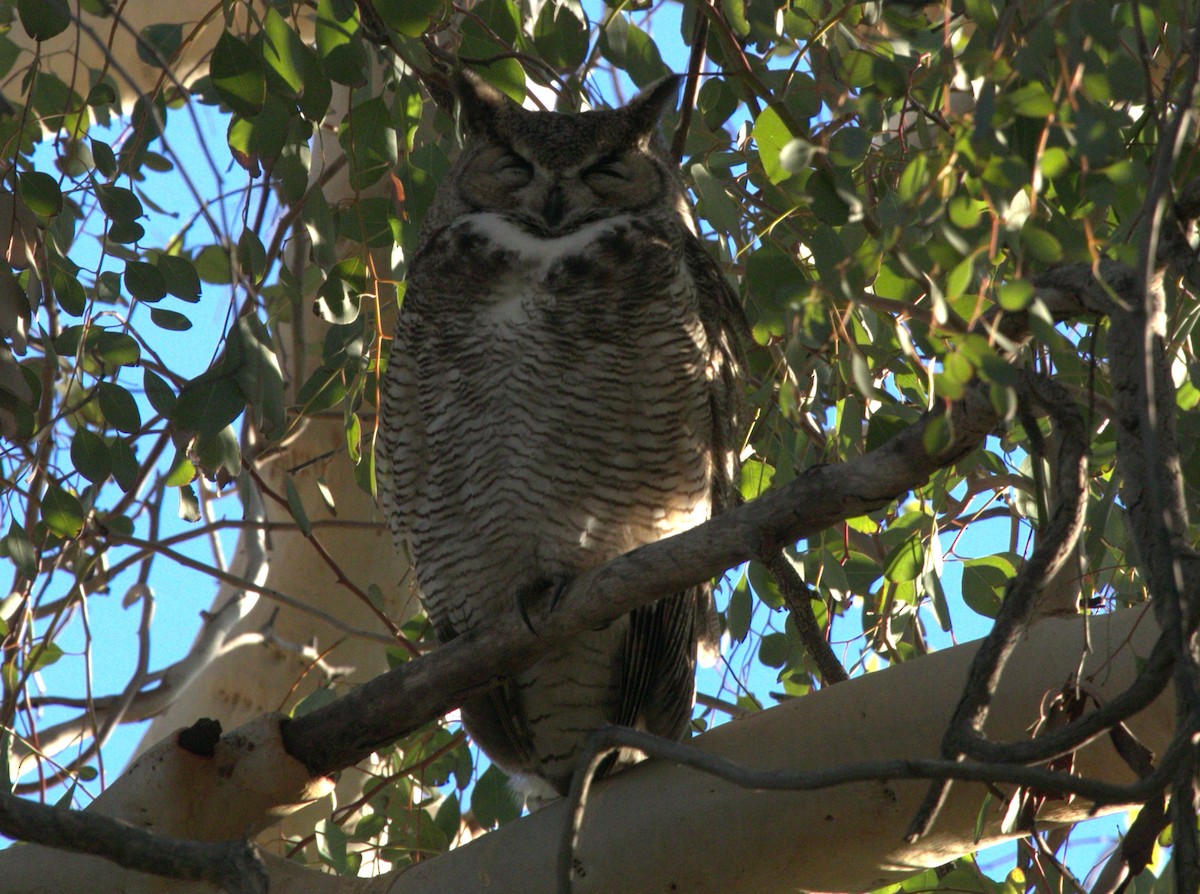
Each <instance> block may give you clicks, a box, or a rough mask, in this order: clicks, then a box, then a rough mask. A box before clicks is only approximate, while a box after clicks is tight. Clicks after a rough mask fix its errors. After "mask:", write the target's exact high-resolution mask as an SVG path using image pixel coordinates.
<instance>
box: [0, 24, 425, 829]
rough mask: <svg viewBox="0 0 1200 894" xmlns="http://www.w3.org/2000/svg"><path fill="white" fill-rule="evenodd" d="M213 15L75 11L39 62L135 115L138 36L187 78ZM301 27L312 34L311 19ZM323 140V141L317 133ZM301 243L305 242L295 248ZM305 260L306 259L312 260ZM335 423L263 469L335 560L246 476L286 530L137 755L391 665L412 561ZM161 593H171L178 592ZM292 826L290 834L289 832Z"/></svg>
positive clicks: (333, 187)
mask: <svg viewBox="0 0 1200 894" xmlns="http://www.w3.org/2000/svg"><path fill="white" fill-rule="evenodd" d="M214 9H215V12H216V14H215V15H212V16H210V17H209V19H208V20H207V22H206V24H205V25H203V26H202V27H200V28H199V29H198V30H196V31H195V33H194V34H193V28H194V27H195V26H196V20H197V18H198V16H200V15H203V14H205V13H208V12H211V11H214V10H213V9H210V8H209V7H207V6H206V7H198V6H194V5H192V4H185V3H168V4H152V3H142V2H136V3H130V4H127V5H126V6H124V7H123V8H122V11H121V17H120V18H121V22H123V24H117V20H116V19H112V18H99V17H95V16H92V15H90V14H88V13H80V28H79V29H78V30H77V29H76V28H75V27H70V28H68V29H67V30H66V31H65V32H63V33H62V34H60V35H59V36H58V37H56V38H54V39H52V40H50V41H47V42H45V43H43V44H42V45H41V47H40V48H39V53H40V57H41V63H40V64H41V66H42V68H43V69H44V70H49V71H52V72H54V73H55V74H57V75H58V76H59V77H60V78H61V79H62V80H63V81H64V82H65V83H68V84H71V83H81V82H84V83H86V76H87V69H88V68H91V69H100V68H102V67H104V66H105V63H106V62H107V61H111V68H110V73H111V75H112V77H113V78H114V80H115V81H116V82H117V85H118V87H119V89H120V90H121V94H122V101H123V105H124V106H125V107H126V108H128V107H129V106H130V105H131V104H132V102H133V100H134V99H136V98H137V96H138V95H139V94H140V93H142V92H145V91H151V90H153V89H155V86H156V85H157V84H158V83H159V80H160V77H161V75H162V72H161V70H159V69H157V68H155V67H153V66H149V65H147V64H146V63H145V62H143V61H141V59H140V58H139V55H138V53H137V51H136V49H135V39H136V35H137V33H138V32H139V31H140V30H141V29H142V28H143V27H145V26H146V25H149V24H167V23H179V24H182V25H183V26H184V33H185V34H187V35H190V36H191V40H190V42H189V43H188V44H187V45H186V47H187V49H186V51H185V52H184V54H183V55H182V56H181V57H180V58H179V59H178V60H175V61H174V63H173V64H172V66H171V68H172V71H173V72H174V73H175V75H176V77H178V78H179V81H180V82H182V83H185V84H186V83H189V82H191V81H192V80H194V79H195V78H196V77H199V76H200V75H203V74H205V73H206V70H207V54H208V53H209V52H210V51H211V49H212V46H213V45H214V43H215V41H216V39H217V37H218V35H219V34H220V33H221V30H222V29H223V28H224V27H225V25H226V23H225V21H224V18H223V16H222V15H221V14H220V10H219V8H214ZM237 21H238V22H240V23H242V24H245V23H246V22H247V17H246V15H245V14H244V13H242V14H240V17H239V18H238V20H237ZM306 24H307V25H309V26H311V21H306ZM234 27H236V25H235V26H234ZM12 36H13V38H14V39H15V40H17V41H18V42H19V43H20V42H24V44H25V45H26V49H27V50H28V51H29V52H30V53H32V52H33V49H34V48H33V45H32V43H31V42H30V41H29V40H28V38H27V37H26V35H25V33H24V31H23V30H22V29H21V28H14V29H13V31H12ZM310 36H311V35H310ZM110 42H111V47H110V46H109V44H110ZM19 64H20V63H19ZM343 92H344V91H343ZM344 99H345V97H344V96H343V95H342V92H339V95H338V96H337V97H335V104H334V108H333V109H332V110H331V112H330V121H332V122H333V123H334V125H336V123H337V121H338V120H339V119H340V115H341V113H342V112H344V111H345V110H344V109H342V110H341V111H339V110H338V109H337V102H338V101H344ZM318 136H319V137H327V136H328V135H327V134H326V133H325V132H319V134H318ZM340 152H341V150H340V147H339V146H338V144H337V141H336V139H333V138H327V139H324V140H323V143H322V145H321V146H320V147H315V148H314V150H313V158H314V177H315V176H318V175H319V173H320V171H319V170H318V169H319V167H320V165H321V164H327V163H331V162H332V160H333V158H335V157H337V156H338V155H340ZM335 154H336V155H335ZM339 188H340V189H341V190H342V191H343V193H344V194H345V195H349V194H350V191H349V186H348V184H347V183H346V181H345V174H344V171H343V172H342V174H341V176H340V177H335V178H333V179H332V180H331V181H330V183H329V184H327V185H326V193H327V195H328V196H329V199H330V201H331V202H333V201H336V200H337V196H336V195H333V193H336V192H337V191H338V190H339ZM300 242H302V240H299V239H297V240H295V241H294V242H293V244H299V243H300ZM378 261H379V269H381V270H386V269H387V266H386V263H387V262H386V259H378ZM297 263H299V264H301V265H303V264H305V263H307V258H306V257H302V258H300V259H298V262H297ZM296 314H297V318H296V321H295V322H294V323H293V324H291V325H287V326H283V327H281V337H282V338H283V339H285V340H287V342H288V343H287V344H285V346H284V349H283V351H282V354H283V357H282V363H283V366H284V374H285V376H286V377H287V378H288V386H289V389H290V391H289V393H291V392H294V390H295V388H297V387H298V385H299V382H301V381H303V378H304V376H305V375H306V374H307V373H308V372H309V371H311V369H313V368H314V366H315V364H316V363H317V362H319V359H320V357H319V348H320V345H321V340H322V337H323V334H324V331H323V330H324V325H323V324H321V323H320V321H318V320H316V319H315V317H312V316H311V313H310V309H309V306H307V305H306V306H304V307H301V308H297V309H296ZM331 416H336V418H329V417H324V418H310V419H307V420H305V421H304V423H303V424H302V426H301V428H300V429H299V431H298V433H297V434H296V436H295V437H293V438H292V439H291V440H289V441H288V442H287V444H286V445H285V449H284V450H283V451H282V452H278V453H276V454H275V456H274V458H273V459H272V460H270V461H267V462H261V463H257V464H256V467H257V468H256V471H257V473H258V475H259V476H260V477H261V480H262V483H263V485H264V486H265V489H266V491H268V492H272V493H274V494H275V495H283V494H285V493H286V485H285V479H290V481H291V483H292V484H293V485H294V486H295V488H296V490H297V491H298V493H299V495H300V498H301V500H302V502H303V505H304V508H305V511H306V514H307V516H308V518H309V520H310V521H311V522H312V523H313V529H314V536H315V538H316V539H317V540H318V541H319V542H320V545H321V547H323V549H324V552H325V553H326V554H327V556H328V557H329V559H332V562H331V561H329V560H327V558H324V557H322V555H321V550H320V549H318V548H317V547H316V546H314V545H313V543H311V542H309V540H308V539H307V538H306V537H305V536H304V535H303V534H302V533H301V532H300V530H298V529H297V528H296V526H295V525H294V522H293V517H292V515H291V512H290V511H289V510H288V509H287V508H286V507H285V506H283V505H281V503H280V502H278V500H277V499H272V498H271V497H270V496H269V495H268V496H260V495H259V494H258V488H257V486H256V485H255V484H254V483H252V482H250V481H248V480H247V479H246V476H243V481H242V484H241V486H242V487H248V488H251V489H254V490H255V492H256V493H255V494H254V496H253V499H252V500H251V505H252V506H254V507H256V508H258V509H259V511H260V512H261V520H262V521H263V522H265V523H267V524H270V523H283V524H284V525H286V526H290V527H285V528H282V529H276V530H272V531H269V532H267V533H263V531H256V530H250V531H247V532H246V533H244V534H243V535H242V537H241V539H240V540H239V543H238V546H237V549H236V551H235V553H234V555H233V556H232V557H231V561H230V563H229V571H230V572H231V573H232V574H233V575H235V576H236V577H239V578H243V579H246V580H248V581H249V582H250V583H251V584H252V585H253V586H254V587H255V588H256V589H254V590H247V589H245V588H244V587H240V586H238V585H236V584H235V583H222V584H221V585H220V586H219V587H218V588H217V592H216V596H215V598H214V600H213V603H212V607H211V609H210V610H209V611H208V613H207V614H206V616H205V618H204V619H203V622H202V625H201V629H200V632H199V634H198V636H197V640H196V642H195V644H194V645H193V647H192V649H191V651H190V653H189V655H188V656H187V658H185V659H184V660H183V661H181V662H179V663H178V664H177V665H175V666H174V667H173V668H172V670H171V672H169V673H168V674H167V675H166V677H165V679H164V681H163V685H162V686H160V687H159V690H158V693H157V695H156V696H155V697H154V698H153V699H152V700H151V699H147V700H145V702H144V705H145V707H144V708H142V709H139V706H138V705H136V704H135V706H134V709H133V710H132V711H131V712H129V713H128V714H127V717H128V719H139V718H140V717H141V716H145V714H146V713H148V712H159V713H157V716H156V717H155V719H154V721H153V722H152V723H151V725H150V727H149V729H148V731H147V732H146V734H145V735H144V737H143V740H142V744H141V746H140V748H139V752H140V751H144V750H145V749H147V748H151V747H153V746H154V744H155V743H157V742H158V741H159V740H160V739H162V738H163V737H164V736H166V735H167V734H168V733H169V732H170V731H171V730H174V729H176V728H178V727H181V726H189V725H191V724H192V723H193V722H194V721H196V720H197V719H199V718H203V717H208V718H214V719H216V720H218V721H219V722H220V723H221V724H222V725H223V726H224V727H225V728H226V729H231V728H233V727H236V726H239V725H241V724H243V723H245V722H247V721H249V720H251V719H252V718H254V717H256V716H257V715H259V714H262V713H264V712H270V711H279V710H286V709H288V708H290V707H291V706H293V705H295V704H296V702H298V701H299V700H300V699H301V698H303V697H304V696H305V695H307V694H308V693H310V692H312V691H313V689H315V688H316V687H317V686H318V685H320V684H322V683H323V682H326V677H327V674H326V673H325V670H324V669H325V668H329V669H333V670H336V671H338V672H339V673H338V679H339V682H340V683H341V688H340V689H339V691H345V686H346V685H352V684H354V683H357V682H362V681H365V680H368V679H371V678H373V677H375V676H377V675H379V674H380V673H382V672H384V671H385V670H387V659H386V651H385V647H386V644H387V643H388V642H389V641H392V642H394V639H392V638H391V637H390V634H389V627H388V625H387V624H385V623H384V622H383V621H382V620H381V617H380V615H384V616H386V617H387V618H390V619H392V621H394V622H395V623H396V624H399V623H402V622H403V620H405V619H406V618H407V617H409V616H410V615H411V613H412V610H413V607H414V606H415V604H416V603H415V598H414V597H413V593H412V592H411V588H410V587H407V586H405V585H403V582H404V581H405V580H406V570H407V565H406V563H405V562H404V561H402V560H401V558H400V557H399V556H398V555H397V553H396V550H395V549H394V547H393V545H392V541H391V536H390V533H389V532H388V530H387V528H386V525H384V524H383V523H382V516H381V514H380V512H379V511H378V509H377V507H376V506H375V504H374V501H373V499H372V498H371V497H370V496H369V495H368V494H366V493H364V492H363V490H362V489H361V488H360V487H359V486H358V484H357V483H356V482H355V479H354V470H353V466H352V464H351V462H350V459H349V457H348V455H347V451H346V442H345V435H344V432H343V424H342V420H341V418H340V415H337V414H331ZM367 449H369V445H368V446H367ZM318 478H320V479H322V480H323V482H324V484H325V485H326V486H327V488H328V491H329V493H331V494H332V495H333V496H334V499H335V501H336V508H335V512H336V515H334V514H331V513H330V511H329V510H328V509H327V508H326V506H325V502H324V500H323V499H322V496H321V494H320V493H319V491H318V486H317V481H318ZM247 520H248V521H255V520H256V519H253V518H248V519H247ZM325 522H332V523H333V524H331V525H326V524H323V523H325ZM335 565H336V569H335V567H334V566H335ZM339 574H344V575H345V576H346V578H347V579H348V581H349V583H350V584H351V585H352V586H344V585H341V584H340V583H339V581H338V575H339ZM372 583H373V584H376V585H377V586H378V587H379V590H380V591H381V592H382V593H383V597H384V598H383V600H382V603H381V604H380V605H379V606H377V607H376V608H377V609H378V611H376V610H373V609H372V608H371V607H370V606H369V605H368V604H367V603H366V601H365V599H363V598H362V596H361V594H362V593H365V592H366V590H367V587H368V585H369V584H372ZM355 588H356V589H357V590H358V591H359V593H358V594H356V593H355V592H354V589H355ZM273 593H274V594H280V598H278V599H277V598H272V597H271V595H270V594H273ZM260 594H266V595H260ZM164 595H166V596H168V598H169V595H170V594H164ZM281 600H283V601H281ZM314 653H315V654H319V655H320V659H321V660H320V664H319V665H317V664H316V663H315V662H314ZM64 727H68V725H66V724H64ZM77 736H78V731H77V730H76V729H75V728H73V727H68V728H67V729H64V730H63V734H62V735H61V736H59V737H58V738H57V739H56V740H55V741H56V743H57V744H58V746H59V747H67V746H68V745H71V744H73V743H74V742H75V741H76V738H77ZM15 757H16V760H17V764H16V766H15V767H14V770H15V772H16V773H18V774H19V773H20V772H21V771H22V769H24V764H23V762H22V760H21V759H22V758H25V759H26V761H27V760H28V759H29V758H30V757H32V755H28V754H24V753H17V754H16V755H15ZM360 783H361V778H356V774H353V773H350V774H346V785H347V786H348V787H350V788H354V787H355V786H357V785H359V784H360ZM325 807H326V808H327V807H328V805H327V804H326V805H325ZM318 809H319V808H318ZM311 827H312V819H311V818H308V819H304V820H303V821H301V822H299V823H298V824H297V826H296V828H304V831H305V832H307V831H311ZM178 831H179V834H184V832H183V830H178ZM287 831H291V829H287V830H286V831H285V834H286V832H287ZM236 834H241V833H240V832H239V833H236ZM277 836H278V830H277V831H276V832H273V833H272V837H277Z"/></svg>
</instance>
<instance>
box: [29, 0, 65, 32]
mask: <svg viewBox="0 0 1200 894" xmlns="http://www.w3.org/2000/svg"><path fill="white" fill-rule="evenodd" d="M17 12H18V14H19V15H20V16H21V25H22V27H24V29H25V33H26V34H28V35H29V36H30V37H31V38H33V39H34V40H38V41H41V40H49V39H50V38H52V37H55V36H57V35H59V34H62V33H63V32H64V31H66V30H67V26H68V25H70V24H71V8H70V7H69V6H68V5H67V0H17Z"/></svg>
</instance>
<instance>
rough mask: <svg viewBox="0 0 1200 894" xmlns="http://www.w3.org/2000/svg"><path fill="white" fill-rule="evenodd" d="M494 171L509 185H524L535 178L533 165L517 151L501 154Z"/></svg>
mask: <svg viewBox="0 0 1200 894" xmlns="http://www.w3.org/2000/svg"><path fill="white" fill-rule="evenodd" d="M492 172H493V173H494V174H495V175H496V177H497V178H498V179H500V180H502V181H503V182H504V183H506V184H507V185H509V186H524V185H525V184H526V183H528V182H529V181H530V180H532V179H533V165H532V164H531V163H530V162H529V160H528V159H526V158H523V157H522V156H520V155H517V153H515V152H506V153H505V154H504V155H502V156H500V158H499V159H498V160H497V162H496V165H495V167H494V168H492Z"/></svg>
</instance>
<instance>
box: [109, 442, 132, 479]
mask: <svg viewBox="0 0 1200 894" xmlns="http://www.w3.org/2000/svg"><path fill="white" fill-rule="evenodd" d="M108 456H109V459H110V460H111V461H112V475H113V478H115V479H116V482H117V484H119V485H120V486H121V490H123V491H126V492H128V491H129V490H131V489H132V488H133V486H134V485H135V484H137V480H138V471H139V470H138V461H137V456H136V455H135V454H134V452H133V448H132V447H130V446H129V445H128V444H126V443H125V442H124V441H122V440H121V439H120V438H117V439H116V440H114V441H112V442H111V443H110V444H109V445H108Z"/></svg>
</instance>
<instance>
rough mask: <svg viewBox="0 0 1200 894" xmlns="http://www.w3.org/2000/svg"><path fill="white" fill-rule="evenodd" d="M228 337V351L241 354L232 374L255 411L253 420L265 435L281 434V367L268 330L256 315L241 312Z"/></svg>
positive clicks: (283, 419)
mask: <svg viewBox="0 0 1200 894" xmlns="http://www.w3.org/2000/svg"><path fill="white" fill-rule="evenodd" d="M229 340H230V342H231V351H233V350H236V351H237V352H238V354H239V356H240V358H241V362H240V364H239V366H238V370H237V373H236V376H235V378H236V381H237V384H238V388H239V389H240V390H241V392H242V394H243V395H244V396H245V398H246V400H247V402H249V404H250V407H251V408H252V409H253V411H254V424H255V425H256V426H257V427H258V429H259V431H261V432H262V433H263V434H264V435H265V436H266V437H268V438H277V437H282V435H283V433H284V431H285V429H286V428H287V415H286V409H285V407H284V393H283V371H282V370H281V369H280V367H279V359H278V357H276V355H275V346H274V343H273V342H272V340H271V333H270V332H268V331H267V327H266V326H264V325H263V323H262V321H261V320H259V319H258V318H257V317H252V316H243V317H238V320H237V324H236V325H235V326H234V328H233V330H232V331H231V332H230V333H229Z"/></svg>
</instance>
